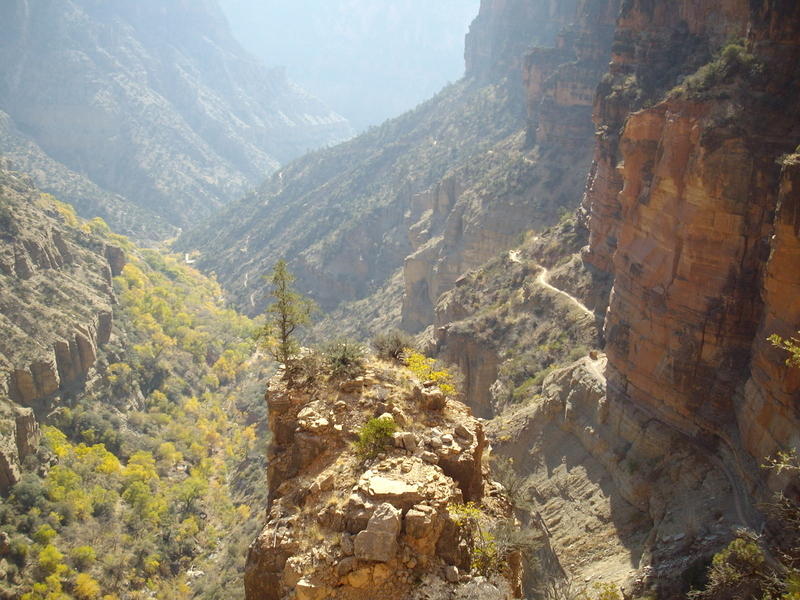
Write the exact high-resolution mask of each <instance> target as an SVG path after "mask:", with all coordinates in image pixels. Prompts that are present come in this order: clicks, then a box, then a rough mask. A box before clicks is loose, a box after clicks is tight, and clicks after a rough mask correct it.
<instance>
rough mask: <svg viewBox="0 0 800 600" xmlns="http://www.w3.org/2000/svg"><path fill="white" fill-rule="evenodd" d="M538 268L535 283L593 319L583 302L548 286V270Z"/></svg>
mask: <svg viewBox="0 0 800 600" xmlns="http://www.w3.org/2000/svg"><path fill="white" fill-rule="evenodd" d="M539 268H540V269H541V271H540V272H539V275H538V276H537V277H536V283H538V284H539V285H542V286H544V287H546V288H547V289H548V290H550V291H552V292H555V293H556V294H559V295H561V296H563V297H564V298H566V299H567V300H569V301H570V302H571V303H572V304H573V305H574V306H577V307H578V308H579V309H580V310H581V312H583V313H584V314H586V315H588V316H590V317H592V318H594V312H592V311H591V310H589V309H588V308H587V306H586V305H585V304H584V303H583V302H581V301H580V300H578V299H577V298H576V297H575V296H571V295H570V294H568V293H567V292H565V291H564V290H560V289H558V288H557V287H555V286H553V285H550V283H548V281H547V277H548V275H550V269H548V268H546V267H543V266H541V265H539Z"/></svg>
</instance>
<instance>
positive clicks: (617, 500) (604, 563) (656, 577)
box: [488, 354, 749, 598]
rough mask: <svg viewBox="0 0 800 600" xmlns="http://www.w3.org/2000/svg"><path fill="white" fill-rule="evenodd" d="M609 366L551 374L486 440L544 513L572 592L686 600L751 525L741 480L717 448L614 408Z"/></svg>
mask: <svg viewBox="0 0 800 600" xmlns="http://www.w3.org/2000/svg"><path fill="white" fill-rule="evenodd" d="M606 361H607V358H606V357H605V356H603V355H602V354H598V355H595V356H594V357H585V358H583V359H581V360H579V361H577V362H576V363H574V364H572V365H569V366H567V367H565V368H562V369H558V370H555V371H553V372H552V373H551V374H550V375H548V376H547V377H546V378H545V380H544V382H543V385H542V386H541V393H540V394H537V395H536V396H535V397H534V398H532V399H531V400H530V401H529V402H526V403H525V404H524V405H520V406H515V407H512V408H510V409H509V410H507V411H506V412H505V413H504V414H503V415H502V416H501V417H499V418H497V419H495V420H494V421H492V422H491V424H490V425H489V427H488V435H489V436H490V439H492V442H493V444H495V447H496V451H497V452H499V453H502V454H503V455H506V456H509V457H512V458H513V459H514V464H515V465H516V466H517V468H518V469H519V470H520V473H521V474H522V475H523V476H525V477H527V478H528V482H529V484H530V485H532V489H533V490H534V493H533V502H534V506H535V508H534V510H535V514H537V515H538V518H539V519H541V521H542V523H544V527H545V528H546V531H547V532H548V534H549V540H550V544H551V546H552V548H553V550H554V552H555V553H556V555H557V556H558V557H559V561H560V564H561V565H562V567H563V568H564V569H565V571H566V572H567V573H569V577H570V580H571V581H572V582H573V586H575V587H577V588H585V589H592V586H594V585H597V584H598V583H602V582H613V583H615V584H616V585H617V586H619V587H620V588H622V589H623V591H624V593H625V595H626V596H631V597H635V598H642V597H648V596H650V597H652V596H655V597H660V598H680V597H685V594H686V592H688V591H689V587H690V585H692V584H694V583H696V582H694V581H692V575H690V574H689V575H687V572H688V573H691V572H692V571H698V569H702V568H703V565H705V564H707V563H708V561H709V559H710V558H711V556H712V555H713V554H714V552H716V551H717V550H718V549H719V547H720V546H721V545H722V544H724V543H725V542H726V541H727V540H728V539H729V536H730V530H731V528H733V527H736V526H745V525H746V524H747V521H746V519H747V517H748V516H749V515H748V513H747V505H746V504H744V503H742V502H741V500H740V499H739V498H738V497H737V487H738V486H739V483H738V482H737V475H733V471H732V470H730V469H728V468H727V467H726V466H725V465H724V464H723V462H722V461H721V460H720V459H719V458H717V457H716V456H715V455H714V454H713V453H709V451H708V448H707V447H705V446H703V445H701V444H697V443H695V442H693V441H692V440H691V439H689V438H687V437H685V436H683V435H681V434H680V433H678V432H676V431H675V430H674V429H673V428H671V427H669V426H668V425H665V424H664V423H662V422H660V421H658V420H656V419H652V418H651V417H650V415H649V413H647V412H646V411H642V410H641V409H640V408H638V407H637V406H636V405H635V404H634V403H632V402H630V401H627V400H623V399H620V398H616V399H611V398H610V397H609V396H608V395H607V390H608V389H609V388H607V383H606V379H605V376H604V372H605V371H606V367H607V365H606ZM667 449H668V451H665V450H667Z"/></svg>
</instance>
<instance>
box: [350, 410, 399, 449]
mask: <svg viewBox="0 0 800 600" xmlns="http://www.w3.org/2000/svg"><path fill="white" fill-rule="evenodd" d="M395 431H397V423H395V422H394V419H391V418H388V417H379V418H377V419H370V420H369V421H367V422H366V423H365V424H364V426H363V427H362V428H361V429H360V430H359V431H358V441H357V442H356V451H357V452H358V454H359V456H361V457H362V458H364V459H367V458H375V457H376V456H377V455H378V454H380V453H381V452H383V451H384V450H385V449H386V448H387V447H388V446H389V445H390V444H391V443H392V434H393V433H394V432H395Z"/></svg>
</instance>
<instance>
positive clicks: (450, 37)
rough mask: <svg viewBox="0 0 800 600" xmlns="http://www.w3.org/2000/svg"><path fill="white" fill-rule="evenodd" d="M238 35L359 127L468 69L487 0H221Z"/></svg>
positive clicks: (405, 106) (406, 105)
mask: <svg viewBox="0 0 800 600" xmlns="http://www.w3.org/2000/svg"><path fill="white" fill-rule="evenodd" d="M220 3H221V4H222V7H223V9H224V10H225V12H226V14H227V16H228V18H229V20H230V22H231V27H232V28H233V31H234V34H235V35H236V36H237V37H238V38H239V41H240V42H241V43H242V44H243V45H244V47H245V48H246V49H248V50H249V51H250V52H252V53H253V54H256V55H257V56H259V57H260V58H262V59H263V60H264V61H265V62H266V63H267V64H268V65H270V66H277V65H284V66H286V67H287V69H288V73H289V77H290V78H291V79H293V80H294V81H296V82H297V83H299V84H301V85H302V86H304V87H305V88H306V89H308V91H310V92H312V93H313V94H315V95H317V96H319V97H320V98H321V99H322V100H324V101H325V102H327V103H328V104H329V105H330V106H332V107H333V108H334V109H335V110H337V111H338V112H340V113H341V114H342V115H344V116H345V117H347V118H348V119H350V121H351V122H352V123H353V125H354V127H355V128H356V129H359V130H360V129H363V128H365V127H366V126H368V125H377V124H379V123H381V122H382V121H383V120H385V119H387V118H389V117H394V116H397V115H399V114H401V113H402V112H404V111H406V110H408V109H411V108H413V107H414V106H416V105H417V104H418V103H419V102H421V101H423V100H425V99H427V98H429V97H430V96H432V95H433V94H435V93H436V92H437V91H439V89H441V88H442V87H443V86H444V85H445V84H446V83H447V82H448V81H455V80H457V79H459V78H460V77H461V76H462V75H463V73H464V35H465V34H466V32H467V30H468V28H469V23H470V22H471V21H472V19H473V18H474V17H475V16H476V15H477V14H478V7H479V4H480V0H220Z"/></svg>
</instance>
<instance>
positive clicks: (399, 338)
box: [372, 329, 417, 360]
mask: <svg viewBox="0 0 800 600" xmlns="http://www.w3.org/2000/svg"><path fill="white" fill-rule="evenodd" d="M372 346H373V348H375V353H376V354H377V355H378V357H380V358H384V359H386V360H401V359H402V358H403V355H404V354H406V353H407V352H408V351H409V350H416V349H417V342H416V340H415V339H414V336H412V335H410V334H408V333H406V332H405V331H402V330H400V329H391V330H389V331H387V332H386V333H379V334H378V335H376V336H375V337H374V338H373V339H372Z"/></svg>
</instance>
